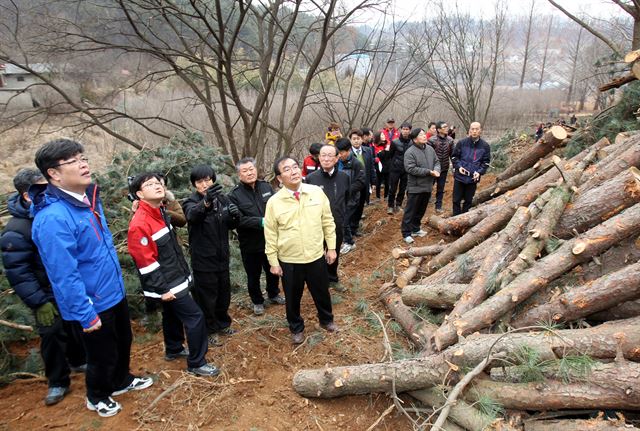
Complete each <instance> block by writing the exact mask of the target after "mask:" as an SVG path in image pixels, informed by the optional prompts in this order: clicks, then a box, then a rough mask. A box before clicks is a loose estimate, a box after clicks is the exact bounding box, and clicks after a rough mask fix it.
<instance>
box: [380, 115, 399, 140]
mask: <svg viewBox="0 0 640 431" xmlns="http://www.w3.org/2000/svg"><path fill="white" fill-rule="evenodd" d="M380 132H381V133H384V135H385V137H386V138H387V142H393V140H394V139H398V138H399V137H400V131H399V130H398V129H397V128H396V120H394V119H393V118H387V121H386V124H385V126H384V127H383V128H382V129H381V130H380Z"/></svg>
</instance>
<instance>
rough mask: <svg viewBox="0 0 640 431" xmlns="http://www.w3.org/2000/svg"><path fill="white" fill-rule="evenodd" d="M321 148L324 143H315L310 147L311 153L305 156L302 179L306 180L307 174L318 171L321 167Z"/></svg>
mask: <svg viewBox="0 0 640 431" xmlns="http://www.w3.org/2000/svg"><path fill="white" fill-rule="evenodd" d="M320 148H322V144H318V143H313V144H311V146H310V147H309V155H308V156H307V157H305V158H304V160H303V162H302V179H303V180H304V179H305V178H306V177H307V175H309V174H310V173H312V172H315V171H317V170H318V169H319V168H320V160H319V159H318V155H319V154H320Z"/></svg>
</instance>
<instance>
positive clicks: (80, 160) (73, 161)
mask: <svg viewBox="0 0 640 431" xmlns="http://www.w3.org/2000/svg"><path fill="white" fill-rule="evenodd" d="M81 163H85V164H87V163H89V158H88V157H87V156H82V157H79V158H77V159H71V160H69V161H68V162H62V163H58V164H57V165H55V166H52V167H53V168H59V167H60V166H64V165H76V164H77V165H79V164H81Z"/></svg>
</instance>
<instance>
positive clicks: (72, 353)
mask: <svg viewBox="0 0 640 431" xmlns="http://www.w3.org/2000/svg"><path fill="white" fill-rule="evenodd" d="M34 183H40V184H43V183H46V181H45V179H44V177H43V176H42V174H40V172H38V171H37V170H35V169H21V170H20V171H19V172H18V174H17V175H16V176H15V178H14V179H13V185H14V186H15V188H16V190H17V192H18V193H16V194H15V195H13V196H11V198H9V201H8V207H9V213H10V214H11V215H12V217H11V219H10V220H9V222H8V223H7V226H6V227H5V228H4V230H3V232H2V236H1V237H0V248H1V249H2V263H3V265H4V269H5V272H6V275H7V280H9V284H11V287H12V288H13V290H14V291H15V292H16V294H17V295H18V296H19V297H20V299H22V301H23V302H24V303H25V305H27V306H28V307H29V308H31V309H32V310H33V312H34V315H35V318H36V328H37V330H38V334H39V335H40V354H41V355H42V362H43V363H44V372H45V375H46V376H47V380H48V382H49V390H48V392H47V396H46V397H45V399H44V403H45V404H46V405H48V406H50V405H53V404H56V403H58V402H60V401H62V399H63V398H64V396H65V395H66V394H67V393H68V392H69V385H70V383H71V381H70V379H69V374H70V372H71V370H72V369H73V370H74V371H84V368H85V365H84V364H85V361H86V359H85V354H84V347H82V341H81V340H80V338H79V334H78V333H77V332H76V331H74V329H73V325H72V324H71V322H67V321H65V320H62V319H61V318H60V313H59V312H58V308H57V305H56V302H55V299H54V297H53V291H52V290H51V283H49V278H48V277H47V273H46V272H45V269H44V265H42V260H41V259H40V255H39V254H38V249H37V248H36V245H35V244H34V243H33V241H32V240H31V224H32V223H33V218H32V217H31V214H30V212H29V206H30V205H31V200H30V199H29V195H28V194H27V190H28V189H29V187H30V186H31V185H32V184H34ZM70 365H71V368H70V367H69V366H70Z"/></svg>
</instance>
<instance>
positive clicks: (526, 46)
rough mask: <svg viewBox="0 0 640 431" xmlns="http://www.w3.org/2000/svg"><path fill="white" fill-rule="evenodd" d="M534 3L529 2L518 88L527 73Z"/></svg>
mask: <svg viewBox="0 0 640 431" xmlns="http://www.w3.org/2000/svg"><path fill="white" fill-rule="evenodd" d="M535 5H536V2H535V0H531V9H530V10H529V20H528V22H527V36H526V37H525V40H524V59H523V60H522V73H521V74H520V88H522V85H523V84H524V76H525V74H526V73H527V61H528V60H529V44H530V42H531V27H533V11H534V9H535Z"/></svg>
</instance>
